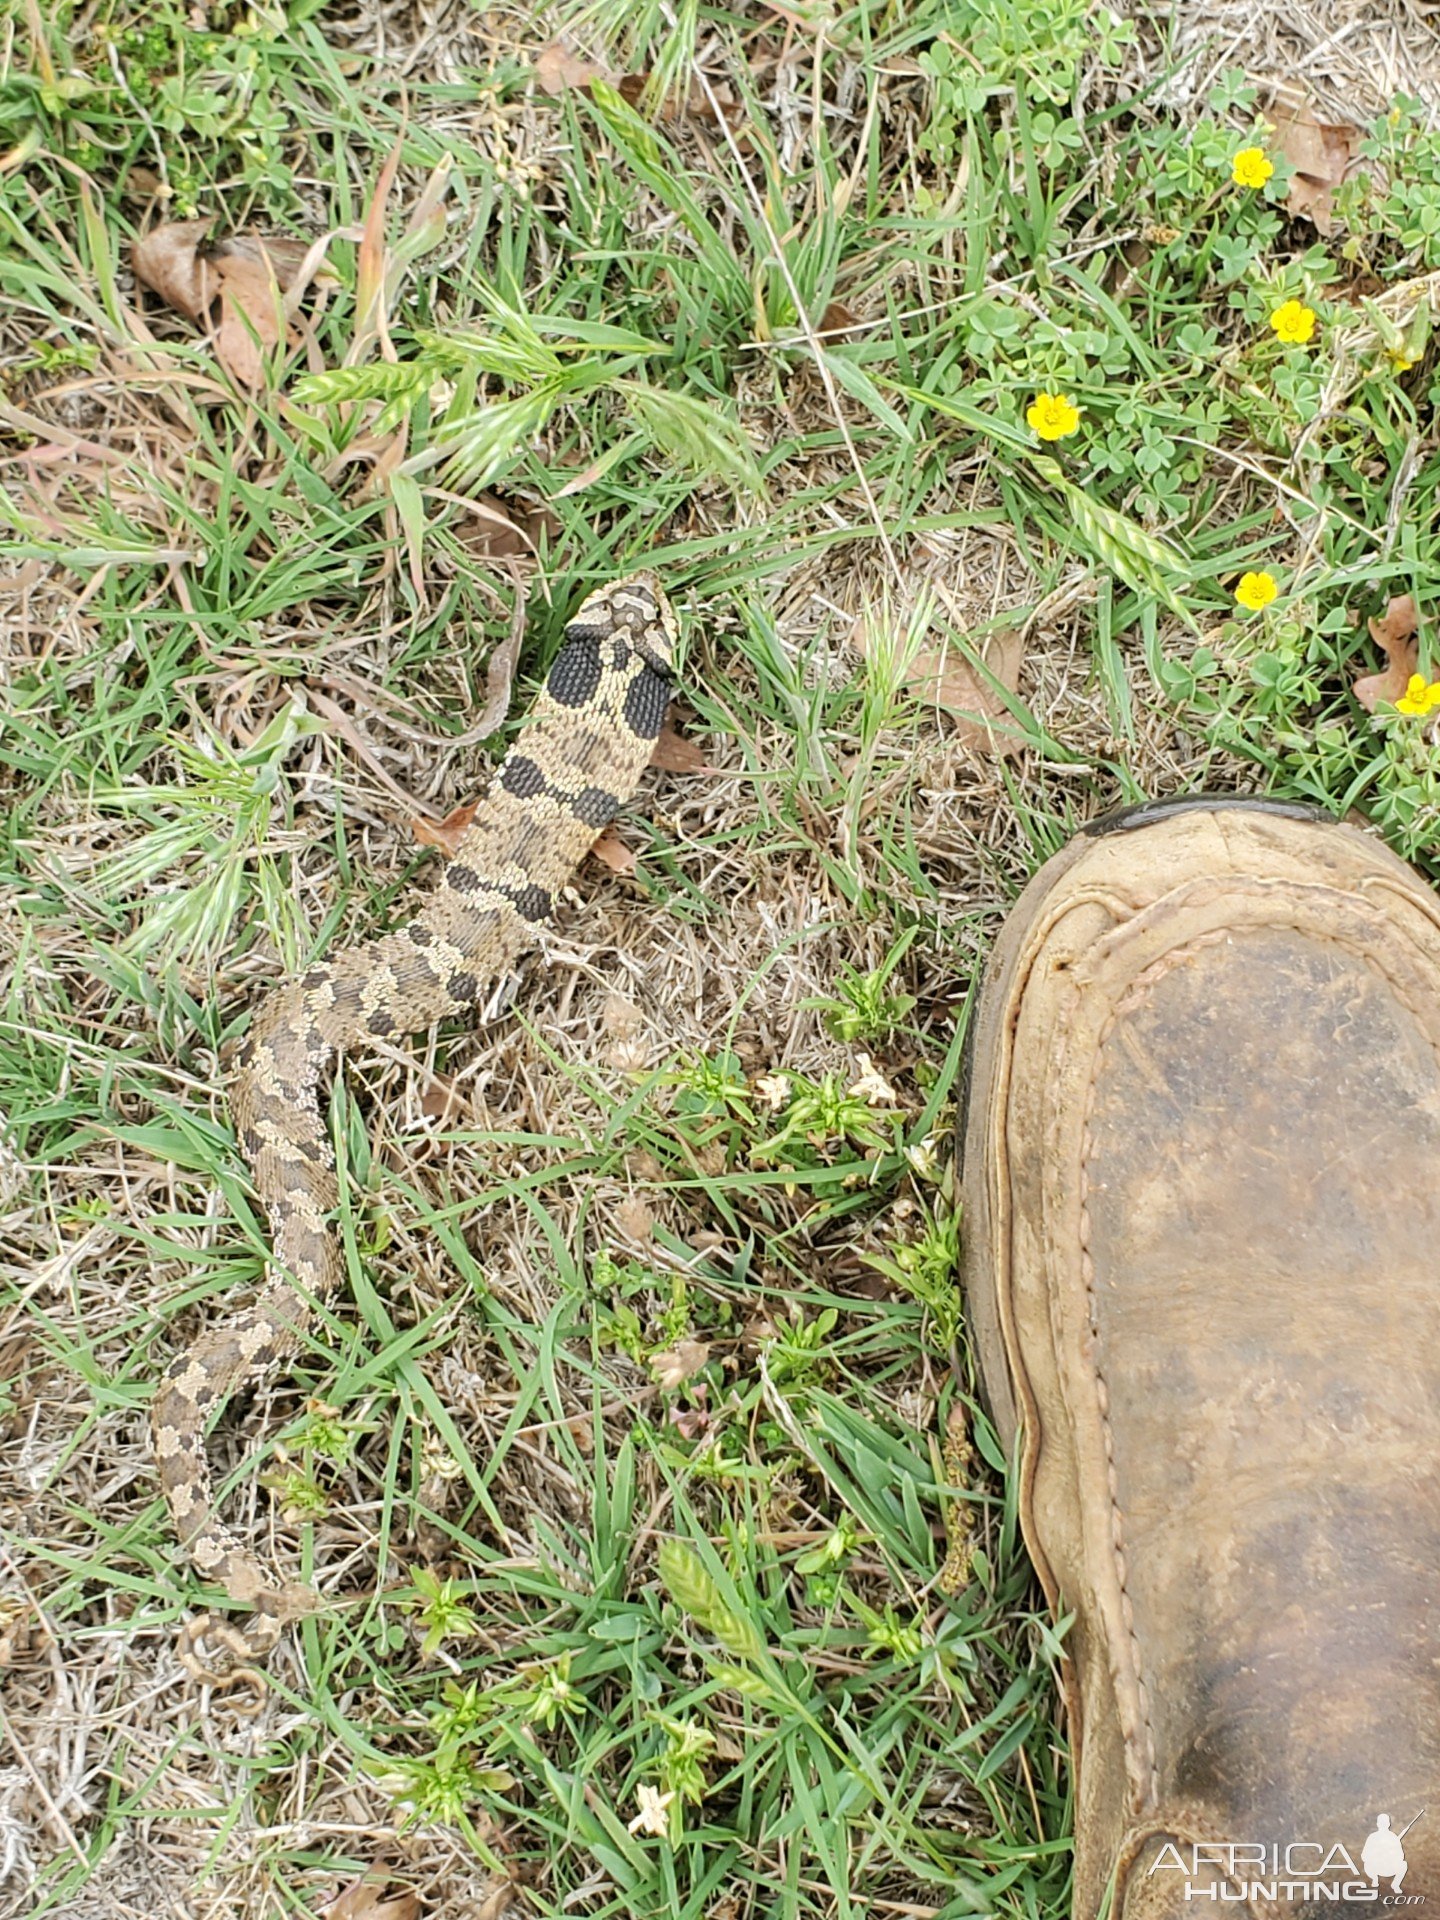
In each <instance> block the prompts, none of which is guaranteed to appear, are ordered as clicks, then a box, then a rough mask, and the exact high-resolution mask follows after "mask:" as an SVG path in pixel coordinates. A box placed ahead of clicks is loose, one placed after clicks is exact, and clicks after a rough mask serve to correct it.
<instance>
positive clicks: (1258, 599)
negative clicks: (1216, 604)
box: [1235, 573, 1280, 613]
mask: <svg viewBox="0 0 1440 1920" xmlns="http://www.w3.org/2000/svg"><path fill="white" fill-rule="evenodd" d="M1279 591H1280V589H1279V587H1278V586H1276V584H1275V576H1274V574H1273V573H1246V574H1242V575H1241V576H1240V584H1239V586H1238V587H1236V589H1235V598H1236V599H1237V600H1238V601H1239V603H1240V605H1241V606H1242V607H1245V608H1246V609H1248V611H1249V612H1251V613H1259V612H1260V611H1261V609H1262V608H1264V607H1268V606H1269V604H1270V602H1271V601H1272V600H1273V599H1274V598H1275V596H1276V594H1277V593H1279Z"/></svg>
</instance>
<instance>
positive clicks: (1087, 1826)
mask: <svg viewBox="0 0 1440 1920" xmlns="http://www.w3.org/2000/svg"><path fill="white" fill-rule="evenodd" d="M964 1161H965V1214H964V1222H963V1224H964V1231H965V1243H966V1287H967V1296H968V1303H969V1314H970V1326H971V1331H972V1334H973V1336H974V1339H975V1342H976V1347H977V1350H978V1353H979V1357H980V1363H981V1368H982V1371H983V1375H984V1380H985V1385H986V1390H987V1393H988V1395H989V1398H990V1402H991V1406H992V1409H993V1412H994V1414H995V1418H996V1422H997V1426H998V1428H999V1431H1000V1433H1001V1436H1002V1438H1003V1439H1004V1441H1005V1442H1006V1444H1007V1446H1011V1447H1012V1448H1013V1445H1014V1440H1015V1435H1016V1431H1017V1428H1018V1429H1019V1430H1020V1432H1021V1433H1022V1435H1023V1438H1022V1440H1021V1443H1020V1455H1019V1458H1020V1466H1019V1472H1020V1500H1021V1515H1022V1520H1023V1525H1024V1531H1025V1538H1026V1542H1027V1544H1028V1546H1029V1548H1030V1552H1031V1555H1032V1557H1033V1559H1034V1562H1035V1565H1036V1567H1037V1569H1038V1570H1039V1574H1040V1578H1041V1581H1042V1582H1043V1583H1044V1587H1045V1591H1046V1593H1047V1595H1048V1597H1049V1600H1050V1602H1051V1605H1052V1606H1054V1607H1055V1608H1056V1610H1057V1611H1062V1610H1063V1611H1066V1612H1073V1613H1074V1616H1075V1619H1074V1625H1073V1627H1072V1628H1071V1630H1070V1635H1069V1639H1068V1642H1067V1647H1068V1652H1069V1670H1068V1672H1067V1673H1066V1675H1065V1677H1064V1681H1065V1694H1066V1701H1067V1706H1068V1713H1069V1728H1070V1737H1071V1741H1072V1744H1073V1750H1074V1756H1075V1765H1076V1767H1077V1792H1076V1805H1077V1813H1076V1865H1075V1905H1074V1912H1075V1916H1076V1920H1093V1916H1095V1915H1097V1914H1101V1913H1103V1912H1105V1911H1106V1910H1107V1903H1108V1911H1109V1913H1110V1914H1111V1916H1112V1920H1159V1916H1162V1915H1163V1916H1167V1920H1168V1917H1169V1916H1178V1915H1181V1914H1184V1915H1186V1916H1189V1920H1194V1916H1196V1915H1204V1914H1207V1913H1215V1912H1217V1911H1218V1910H1220V1909H1222V1908H1224V1909H1226V1910H1228V1911H1229V1912H1231V1913H1241V1914H1244V1913H1250V1914H1254V1915H1265V1916H1285V1920H1301V1916H1303V1915H1306V1914H1310V1913H1313V1914H1315V1915H1317V1916H1318V1915H1321V1914H1323V1915H1325V1916H1327V1920H1330V1917H1331V1916H1334V1915H1337V1914H1344V1913H1357V1914H1358V1913H1365V1914H1374V1915H1378V1914H1380V1913H1381V1912H1382V1911H1387V1910H1393V1909H1395V1908H1398V1907H1406V1906H1410V1905H1418V1904H1421V1902H1420V1901H1418V1900H1417V1899H1416V1898H1415V1896H1423V1903H1424V1904H1425V1905H1427V1906H1429V1907H1430V1908H1431V1909H1432V1910H1433V1911H1434V1912H1435V1916H1436V1920H1440V901H1437V898H1436V895H1435V894H1434V892H1432V890H1431V889H1430V888H1429V887H1428V886H1426V885H1425V884H1424V883H1423V882H1422V881H1421V880H1420V879H1419V878H1418V877H1417V876H1416V875H1415V874H1414V873H1413V872H1412V871H1411V870H1410V869H1409V868H1408V867H1406V866H1404V865H1402V863H1401V862H1400V861H1399V860H1397V859H1396V858H1395V857H1394V856H1393V855H1392V854H1390V853H1388V852H1387V851H1386V850H1385V849H1384V848H1383V847H1382V846H1380V845H1379V844H1378V843H1377V842H1376V841H1374V840H1373V839H1370V838H1368V837H1367V836H1366V835H1364V834H1362V833H1359V832H1356V831H1355V830H1353V829H1352V828H1349V827H1343V826H1338V825H1336V824H1335V823H1333V822H1331V821H1328V820H1323V819H1322V818H1320V817H1319V816H1316V815H1312V814H1310V813H1309V812H1308V811H1307V810H1306V809H1303V808H1297V807H1288V806H1283V805H1276V804H1273V803H1265V802H1256V801H1248V802H1247V801H1226V800H1223V799H1219V798H1209V799H1201V800H1199V801H1191V802H1177V803H1172V804H1171V805H1170V806H1168V807H1167V806H1164V805H1162V806H1158V807H1141V808H1135V809H1130V810H1129V812H1128V813H1127V814H1123V815H1119V816H1114V817H1112V819H1110V820H1109V821H1105V822H1100V823H1097V825H1096V826H1094V827H1092V828H1090V829H1089V830H1088V831H1087V832H1086V833H1085V834H1083V835H1081V836H1080V837H1079V838H1078V839H1076V840H1075V841H1073V842H1072V843H1071V844H1070V845H1069V846H1068V847H1066V848H1065V849H1064V851H1063V852H1062V853H1060V854H1059V855H1057V856H1056V858H1055V859H1053V860H1051V861H1050V862H1049V864H1048V865H1047V866H1045V867H1044V868H1043V869H1042V870H1041V871H1040V872H1039V873H1038V874H1037V875H1036V877H1035V879H1034V880H1033V881H1032V882H1031V884H1030V885H1029V887H1027V888H1026V890H1025V892H1024V894H1023V895H1022V896H1021V899H1020V901H1019V903H1018V904H1017V906H1016V907H1015V910H1014V912H1013V913H1012V914H1011V916H1010V919H1009V921H1008V922H1007V924H1006V926H1005V929H1004V932H1003V934H1002V936H1001V939H1000V942H999V945H998V947H997V949H996V953H995V956H994V960H993V962H992V965H991V969H990V974H989V978H988V980H987V983H986V986H985V989H984V993H983V995H982V998H981V1002H980V1006H979V1011H978V1016H977V1024H976V1028H975V1032H974V1041H973V1054H972V1062H971V1083H970V1097H969V1106H968V1115H967V1120H966V1126H965V1140H964ZM1426 1808H1428V1811H1426V1812H1424V1813H1423V1816H1422V1810H1423V1809H1426ZM1382 1816H1387V1817H1385V1818H1382ZM1417 1816H1422V1817H1419V1818H1418V1819H1417ZM1412 1822H1413V1823H1414V1824H1412V1825H1409V1830H1408V1831H1406V1828H1407V1824H1408V1823H1412ZM1407 1860H1408V1871H1407V1870H1406V1867H1405V1862H1406V1861H1407ZM1397 1875H1398V1876H1399V1878H1398V1879H1397Z"/></svg>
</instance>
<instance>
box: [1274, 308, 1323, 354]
mask: <svg viewBox="0 0 1440 1920" xmlns="http://www.w3.org/2000/svg"><path fill="white" fill-rule="evenodd" d="M1270 325H1271V328H1272V329H1273V331H1274V334H1275V337H1276V339H1277V340H1283V341H1284V343H1285V345H1286V346H1287V347H1304V346H1308V345H1309V343H1310V342H1311V341H1312V340H1313V339H1314V338H1315V309H1314V308H1313V307H1307V306H1306V305H1305V304H1304V302H1303V301H1300V300H1287V301H1286V302H1285V303H1284V305H1283V306H1279V307H1277V308H1276V309H1275V311H1274V313H1272V314H1271V316H1270Z"/></svg>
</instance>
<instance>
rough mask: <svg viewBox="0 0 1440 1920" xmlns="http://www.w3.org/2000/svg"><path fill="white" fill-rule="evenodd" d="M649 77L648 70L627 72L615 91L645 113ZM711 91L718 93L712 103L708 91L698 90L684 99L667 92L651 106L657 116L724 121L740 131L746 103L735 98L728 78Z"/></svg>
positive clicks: (657, 117)
mask: <svg viewBox="0 0 1440 1920" xmlns="http://www.w3.org/2000/svg"><path fill="white" fill-rule="evenodd" d="M650 79H651V76H650V74H649V73H627V74H626V75H624V77H623V78H622V79H621V80H619V81H618V82H617V83H616V88H615V91H616V92H617V93H618V94H619V95H620V98H621V99H622V100H623V101H624V102H625V104H626V105H627V106H629V107H633V108H634V110H635V111H636V113H643V112H644V110H645V104H646V101H645V95H646V91H647V89H648V88H649V85H650ZM711 91H712V92H713V93H714V95H715V102H714V104H713V105H712V104H711V101H710V97H709V95H708V94H706V93H704V92H702V91H699V90H696V91H695V92H692V93H691V94H690V95H689V96H688V97H687V98H684V99H681V98H679V97H677V96H676V95H675V94H673V93H668V94H666V96H665V98H664V99H663V100H661V101H660V103H659V104H658V106H656V107H655V108H654V109H653V110H652V114H651V117H652V118H653V119H656V120H683V119H690V120H695V121H698V122H703V123H705V124H707V125H709V126H712V127H718V126H720V125H721V124H722V123H723V124H724V125H725V126H728V127H729V129H730V131H731V132H732V133H737V132H738V131H739V130H740V128H741V127H742V126H743V124H744V121H745V109H744V107H743V106H742V105H741V104H740V102H739V101H738V100H737V99H736V98H735V95H734V93H733V91H732V90H731V88H730V87H729V85H728V84H727V83H726V82H725V81H721V82H720V83H719V85H718V86H715V87H713V88H712V89H711ZM717 107H718V109H719V111H718V112H717V111H716V109H717Z"/></svg>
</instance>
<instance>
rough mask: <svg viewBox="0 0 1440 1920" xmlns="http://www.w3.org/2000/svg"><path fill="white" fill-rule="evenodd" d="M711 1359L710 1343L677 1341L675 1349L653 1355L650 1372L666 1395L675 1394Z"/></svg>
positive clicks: (667, 1349)
mask: <svg viewBox="0 0 1440 1920" xmlns="http://www.w3.org/2000/svg"><path fill="white" fill-rule="evenodd" d="M709 1358H710V1346H709V1342H708V1341H705V1340H677V1341H676V1342H675V1344H674V1346H673V1347H667V1348H666V1349H665V1351H664V1352H663V1353H652V1354H651V1356H650V1371H651V1372H652V1373H653V1374H654V1376H655V1384H656V1386H657V1387H663V1388H664V1389H665V1391H666V1393H674V1391H675V1389H676V1388H677V1387H683V1386H684V1384H685V1382H686V1381H687V1380H691V1379H693V1378H694V1376H695V1375H696V1374H697V1373H699V1371H700V1369H701V1368H702V1367H703V1366H704V1365H705V1363H706V1361H707V1360H709Z"/></svg>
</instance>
